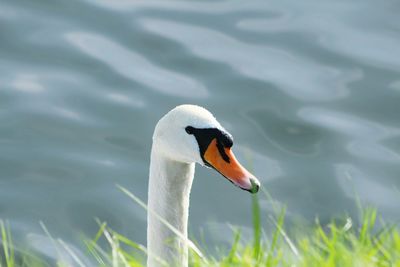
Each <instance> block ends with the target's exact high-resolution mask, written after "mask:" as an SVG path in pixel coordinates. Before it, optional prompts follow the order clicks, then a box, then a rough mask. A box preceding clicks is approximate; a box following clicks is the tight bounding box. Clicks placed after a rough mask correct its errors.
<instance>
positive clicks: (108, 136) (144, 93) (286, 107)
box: [0, 0, 400, 250]
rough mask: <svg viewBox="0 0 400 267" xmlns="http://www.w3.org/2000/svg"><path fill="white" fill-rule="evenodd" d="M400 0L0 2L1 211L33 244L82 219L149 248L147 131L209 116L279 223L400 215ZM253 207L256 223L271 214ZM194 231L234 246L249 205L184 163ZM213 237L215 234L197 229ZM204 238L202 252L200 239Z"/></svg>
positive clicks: (74, 233) (71, 229)
mask: <svg viewBox="0 0 400 267" xmlns="http://www.w3.org/2000/svg"><path fill="white" fill-rule="evenodd" d="M399 12H400V4H399V2H398V1H383V2H382V1H379V2H378V1H372V0H371V1H368V0H367V1H351V2H349V1H329V2H328V1H317V0H308V1H302V2H301V3H299V2H296V1H159V2H155V1H134V0H124V1H122V0H121V1H97V0H96V1H95V0H87V1H74V0H71V1H44V0H43V1H23V0H21V1H11V0H1V2H0V217H1V218H2V219H8V220H9V221H10V224H11V225H12V228H13V230H14V231H15V232H17V233H19V234H20V235H21V236H22V238H24V239H25V241H27V242H28V243H30V244H31V245H33V246H36V247H37V248H38V249H42V250H43V244H44V243H45V242H46V241H45V239H43V235H44V233H43V230H42V229H41V228H40V226H39V221H43V222H44V224H45V225H46V226H47V228H48V229H49V231H50V232H51V233H52V234H53V235H54V236H57V237H61V238H63V239H64V240H67V241H70V242H76V240H79V239H80V238H81V235H80V234H81V233H85V234H86V235H93V234H94V233H95V232H96V231H97V229H98V226H97V224H96V222H95V220H94V218H99V219H100V220H104V221H107V222H108V223H109V225H110V226H111V227H112V228H114V229H116V230H117V231H119V232H121V233H123V234H126V235H128V236H129V237H130V238H131V239H133V240H136V241H138V242H141V243H145V230H144V229H145V228H146V213H145V212H144V211H143V210H142V209H141V208H140V207H138V206H137V205H136V204H134V203H132V202H131V201H130V200H129V199H128V198H127V197H126V196H125V195H124V194H123V193H121V192H120V191H119V190H118V189H117V188H116V186H115V185H116V184H121V185H123V186H125V187H127V188H128V189H129V190H131V191H132V192H133V193H135V194H136V195H137V196H139V197H141V198H142V199H146V197H147V179H148V178H147V177H148V164H149V151H150V147H151V135H152V132H153V129H154V125H155V124H156V122H157V121H158V119H159V118H160V117H161V116H162V115H163V114H164V113H166V112H167V111H168V110H170V109H171V108H173V107H174V106H176V105H178V104H182V103H194V104H199V105H202V106H204V107H206V108H208V109H209V110H210V111H212V112H213V113H214V114H215V115H216V116H217V118H218V119H219V121H220V122H221V123H222V124H223V125H224V126H225V128H227V129H228V130H229V131H230V132H231V133H232V134H233V135H234V137H235V146H234V150H235V152H236V154H237V156H238V158H239V159H240V160H241V161H243V163H244V165H246V166H249V167H250V168H252V169H253V170H254V173H255V174H256V175H257V176H258V177H259V178H260V180H261V181H262V184H263V187H264V188H265V189H267V190H268V191H269V192H270V194H271V195H272V196H273V198H274V199H275V201H276V204H279V205H287V207H288V216H289V219H292V218H296V219H297V218H301V219H302V220H304V221H310V222H311V221H313V220H314V218H315V217H316V216H318V217H319V218H320V220H321V221H322V222H326V221H327V220H329V218H331V217H335V216H338V215H339V214H343V213H345V212H347V213H350V214H353V215H356V214H357V207H356V199H357V197H358V198H360V200H361V202H362V203H364V204H365V205H366V204H368V203H369V204H372V205H374V206H376V207H378V208H379V210H380V211H381V212H382V213H383V215H384V218H385V219H386V220H398V219H400V213H399V208H400V191H399V188H400V179H399V178H400V177H399V174H400V164H399V163H400V120H399V113H400V75H399V74H400V20H399V18H398V14H399ZM265 199H266V198H265V197H263V196H262V202H261V206H262V208H263V210H264V214H268V213H270V212H271V204H272V203H270V202H269V201H267V200H265ZM191 200H192V202H191V211H190V213H191V214H190V225H191V226H190V231H191V233H193V234H194V235H195V236H198V235H199V234H200V232H201V230H200V229H205V231H206V232H207V233H209V234H208V236H209V239H211V240H212V241H215V242H216V243H217V244H221V243H223V242H224V241H227V240H230V237H231V236H230V229H229V228H228V227H227V223H228V222H229V223H230V224H233V225H241V226H243V227H248V226H250V225H251V219H250V217H251V213H250V207H251V206H250V195H249V194H247V193H246V192H244V191H240V190H238V189H237V188H234V187H233V186H231V184H230V183H227V182H226V180H225V179H223V178H221V177H220V175H218V174H216V173H215V172H213V171H211V170H208V169H205V168H201V167H197V172H196V179H195V182H194V186H193V192H192V195H191ZM210 233H211V234H210ZM210 242H211V241H210Z"/></svg>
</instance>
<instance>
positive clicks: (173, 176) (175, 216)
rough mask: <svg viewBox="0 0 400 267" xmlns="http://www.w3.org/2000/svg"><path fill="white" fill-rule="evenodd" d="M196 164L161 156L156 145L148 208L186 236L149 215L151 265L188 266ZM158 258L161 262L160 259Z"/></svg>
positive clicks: (152, 156)
mask: <svg viewBox="0 0 400 267" xmlns="http://www.w3.org/2000/svg"><path fill="white" fill-rule="evenodd" d="M193 176H194V163H183V162H177V161H173V160H171V159H168V158H167V157H165V156H163V155H161V154H160V153H159V152H158V150H157V146H155V145H154V144H153V148H152V152H151V162H150V175H149V192H148V193H149V194H148V208H149V210H151V211H153V212H155V213H156V214H158V215H159V216H161V217H162V218H164V219H165V220H166V221H167V222H168V223H170V224H171V225H172V226H174V227H175V228H176V229H177V230H178V231H180V232H181V233H182V236H181V237H178V236H177V235H176V234H174V233H173V232H172V231H171V230H170V229H168V227H167V226H165V224H163V223H162V222H161V221H160V220H159V219H158V218H157V217H156V216H155V215H154V214H152V213H151V212H148V218H147V219H148V224H147V249H148V252H149V256H148V261H147V266H148V267H156V266H161V263H160V261H159V260H160V259H161V260H164V261H165V262H167V263H168V264H169V265H171V266H179V267H186V266H188V248H187V243H186V240H183V238H182V237H184V238H185V239H187V225H188V217H189V196H190V190H191V187H192V182H193ZM156 257H158V258H159V259H157V258H156Z"/></svg>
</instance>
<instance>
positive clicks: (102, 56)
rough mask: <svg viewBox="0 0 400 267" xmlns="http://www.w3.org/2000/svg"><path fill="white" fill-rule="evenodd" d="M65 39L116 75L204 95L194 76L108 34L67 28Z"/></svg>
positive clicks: (172, 92) (186, 94) (161, 89)
mask: <svg viewBox="0 0 400 267" xmlns="http://www.w3.org/2000/svg"><path fill="white" fill-rule="evenodd" d="M65 37H66V39H67V40H68V41H69V42H70V43H71V44H73V45H74V46H76V47H78V48H79V49H81V50H82V51H83V52H84V53H86V54H88V55H90V56H92V57H94V58H96V59H98V60H100V61H102V62H104V63H106V64H107V65H109V66H110V67H111V68H112V69H113V70H114V71H115V72H117V73H119V74H120V75H122V76H124V77H126V78H129V79H132V80H133V81H138V82H140V83H142V84H145V85H147V86H148V87H149V88H150V89H154V90H157V91H158V92H160V93H164V94H169V95H173V96H180V97H187V98H204V97H206V96H207V95H208V92H207V89H206V88H205V87H204V86H203V85H202V84H201V83H199V82H197V81H196V80H193V79H191V78H189V77H187V76H184V75H182V74H180V73H177V72H173V71H170V70H166V69H163V68H161V67H160V66H157V65H154V64H153V63H151V62H150V61H149V60H147V59H146V58H145V57H143V56H142V55H140V54H138V53H135V52H133V51H130V50H129V49H127V48H125V47H123V46H122V45H120V44H118V43H116V42H113V41H111V40H109V39H108V38H106V37H104V36H102V35H98V34H92V33H84V32H71V33H67V34H66V35H65Z"/></svg>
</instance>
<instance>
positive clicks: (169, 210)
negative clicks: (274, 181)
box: [147, 105, 260, 267]
mask: <svg viewBox="0 0 400 267" xmlns="http://www.w3.org/2000/svg"><path fill="white" fill-rule="evenodd" d="M232 145H233V140H232V137H231V135H230V134H229V133H228V132H227V131H226V130H225V129H224V128H223V127H222V126H221V125H220V124H219V123H218V121H217V120H216V119H215V118H214V116H213V115H212V114H211V113H210V112H209V111H207V110H206V109H204V108H202V107H199V106H194V105H181V106H178V107H176V108H174V109H173V110H171V111H170V112H168V113H167V114H166V115H165V116H164V117H163V118H161V120H160V121H159V122H158V123H157V125H156V128H155V130H154V135H153V146H152V149H151V163H150V177H149V192H148V208H149V210H150V211H153V213H152V212H148V217H147V220H148V222H147V249H148V252H149V254H148V259H147V266H148V267H155V266H160V261H159V260H158V259H157V257H159V258H160V259H163V260H164V261H166V262H167V263H168V264H169V265H171V266H187V265H188V248H187V242H186V240H187V224H188V212H189V195H190V190H191V186H192V182H193V176H194V168H195V163H199V164H200V165H205V166H208V167H211V168H213V169H215V170H217V171H218V172H219V173H221V174H222V175H223V176H225V177H226V178H227V179H228V180H230V181H231V182H232V183H233V184H235V185H236V186H238V187H240V188H242V189H244V190H247V191H249V192H252V193H255V192H257V191H258V189H259V186H260V183H259V181H258V180H257V179H256V178H255V177H254V176H253V175H252V174H250V173H249V172H248V171H247V170H246V169H244V168H243V167H242V166H241V165H240V163H239V162H238V161H237V160H236V158H235V156H234V155H233V153H232V151H231V147H232ZM154 213H156V214H158V215H159V216H161V217H163V218H164V219H165V220H166V221H167V222H169V223H170V224H171V225H173V226H174V227H175V228H176V229H177V230H178V231H180V232H181V233H182V235H181V236H180V237H179V236H177V235H176V234H174V233H173V232H172V231H171V230H170V229H168V227H167V226H166V225H165V224H164V223H162V222H160V220H159V218H157V216H156V215H155V214H154ZM183 237H184V238H186V239H185V240H184V239H183Z"/></svg>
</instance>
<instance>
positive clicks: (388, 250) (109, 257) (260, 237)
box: [0, 191, 400, 267]
mask: <svg viewBox="0 0 400 267" xmlns="http://www.w3.org/2000/svg"><path fill="white" fill-rule="evenodd" d="M125 193H127V194H128V196H130V197H131V198H132V196H133V195H132V194H130V193H129V192H127V191H126V192H125ZM133 197H134V196H133ZM135 201H137V200H135ZM139 201H140V200H139ZM252 211H253V236H252V238H247V239H246V240H251V241H245V240H244V239H243V238H242V232H241V230H240V229H233V231H234V234H233V240H232V244H231V246H230V249H229V250H227V251H226V253H220V254H219V256H218V257H215V256H210V255H207V254H206V255H205V256H203V255H202V254H201V253H198V252H199V251H201V249H199V248H198V247H197V246H196V245H195V244H194V243H192V245H193V246H192V248H194V249H191V253H190V266H193V267H202V266H221V267H224V266H227V267H228V266H229V267H231V266H238V267H239V266H240V267H246V266H248V267H253V266H265V267H274V266H291V267H292V266H298V267H303V266H304V267H310V266H318V267H333V266H335V267H336V266H338V267H347V266H360V267H364V266H365V267H368V266H378V267H384V266H388V267H400V230H399V228H398V226H397V225H388V224H385V223H384V222H383V221H380V225H381V226H380V227H378V226H377V225H376V224H377V223H376V222H377V221H378V218H379V216H378V214H377V211H376V210H375V209H371V208H367V209H363V210H362V215H361V219H360V223H359V225H353V220H352V219H351V218H349V217H345V220H344V221H335V220H333V221H331V223H330V224H328V225H321V224H320V223H319V221H318V220H316V222H315V224H314V225H313V226H312V227H307V228H304V227H303V228H302V229H300V228H299V229H297V230H296V229H291V234H290V235H289V234H288V233H287V229H285V209H279V210H278V209H276V208H275V212H274V214H272V215H270V216H269V217H268V222H269V224H270V225H272V226H273V230H272V231H271V233H270V234H268V235H267V234H265V231H264V229H263V226H264V225H265V223H266V222H263V221H262V220H261V217H262V216H261V214H260V208H259V202H258V199H257V197H256V196H254V197H253V201H252ZM42 227H43V229H44V232H45V233H46V234H47V235H48V236H49V238H51V240H52V242H54V246H56V247H58V249H57V251H58V252H59V253H58V254H59V259H58V261H57V262H56V265H57V266H58V267H63V266H80V267H83V266H99V267H137V266H144V263H145V259H146V253H147V251H146V248H145V247H144V246H143V245H140V244H137V243H136V242H134V241H132V240H130V239H128V238H127V237H125V236H122V235H120V234H118V233H117V232H115V231H113V230H112V229H110V228H109V227H108V226H107V224H106V223H100V222H99V231H98V233H97V235H96V236H95V237H94V238H93V239H90V240H86V241H85V245H86V248H87V250H86V253H85V257H86V258H89V259H91V263H90V264H91V265H88V263H86V261H83V260H81V259H80V258H79V256H77V255H76V254H75V253H74V251H73V250H72V249H70V248H69V247H68V245H67V244H65V243H64V242H62V240H55V239H53V238H52V237H51V235H50V233H49V232H48V231H47V229H46V228H45V226H44V225H42ZM0 228H1V229H0V230H1V239H2V248H1V249H2V253H1V254H0V255H1V261H0V262H1V265H0V266H7V267H17V266H18V267H28V266H29V267H42V266H54V263H53V264H52V263H49V262H48V260H47V261H46V260H45V259H43V258H41V257H40V256H38V255H35V254H34V253H32V252H29V249H26V250H17V249H16V248H15V246H14V244H13V240H12V238H11V233H10V230H9V226H8V225H7V224H6V223H4V222H3V221H0ZM378 228H379V229H378ZM289 236H290V237H289ZM100 240H102V241H104V240H105V241H106V246H104V245H103V246H100V245H99V244H100ZM196 251H197V252H196ZM66 256H67V257H68V258H69V259H70V261H69V263H68V262H66V261H65V257H66ZM71 262H72V263H71ZM160 263H161V264H162V263H163V262H162V259H160Z"/></svg>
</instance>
